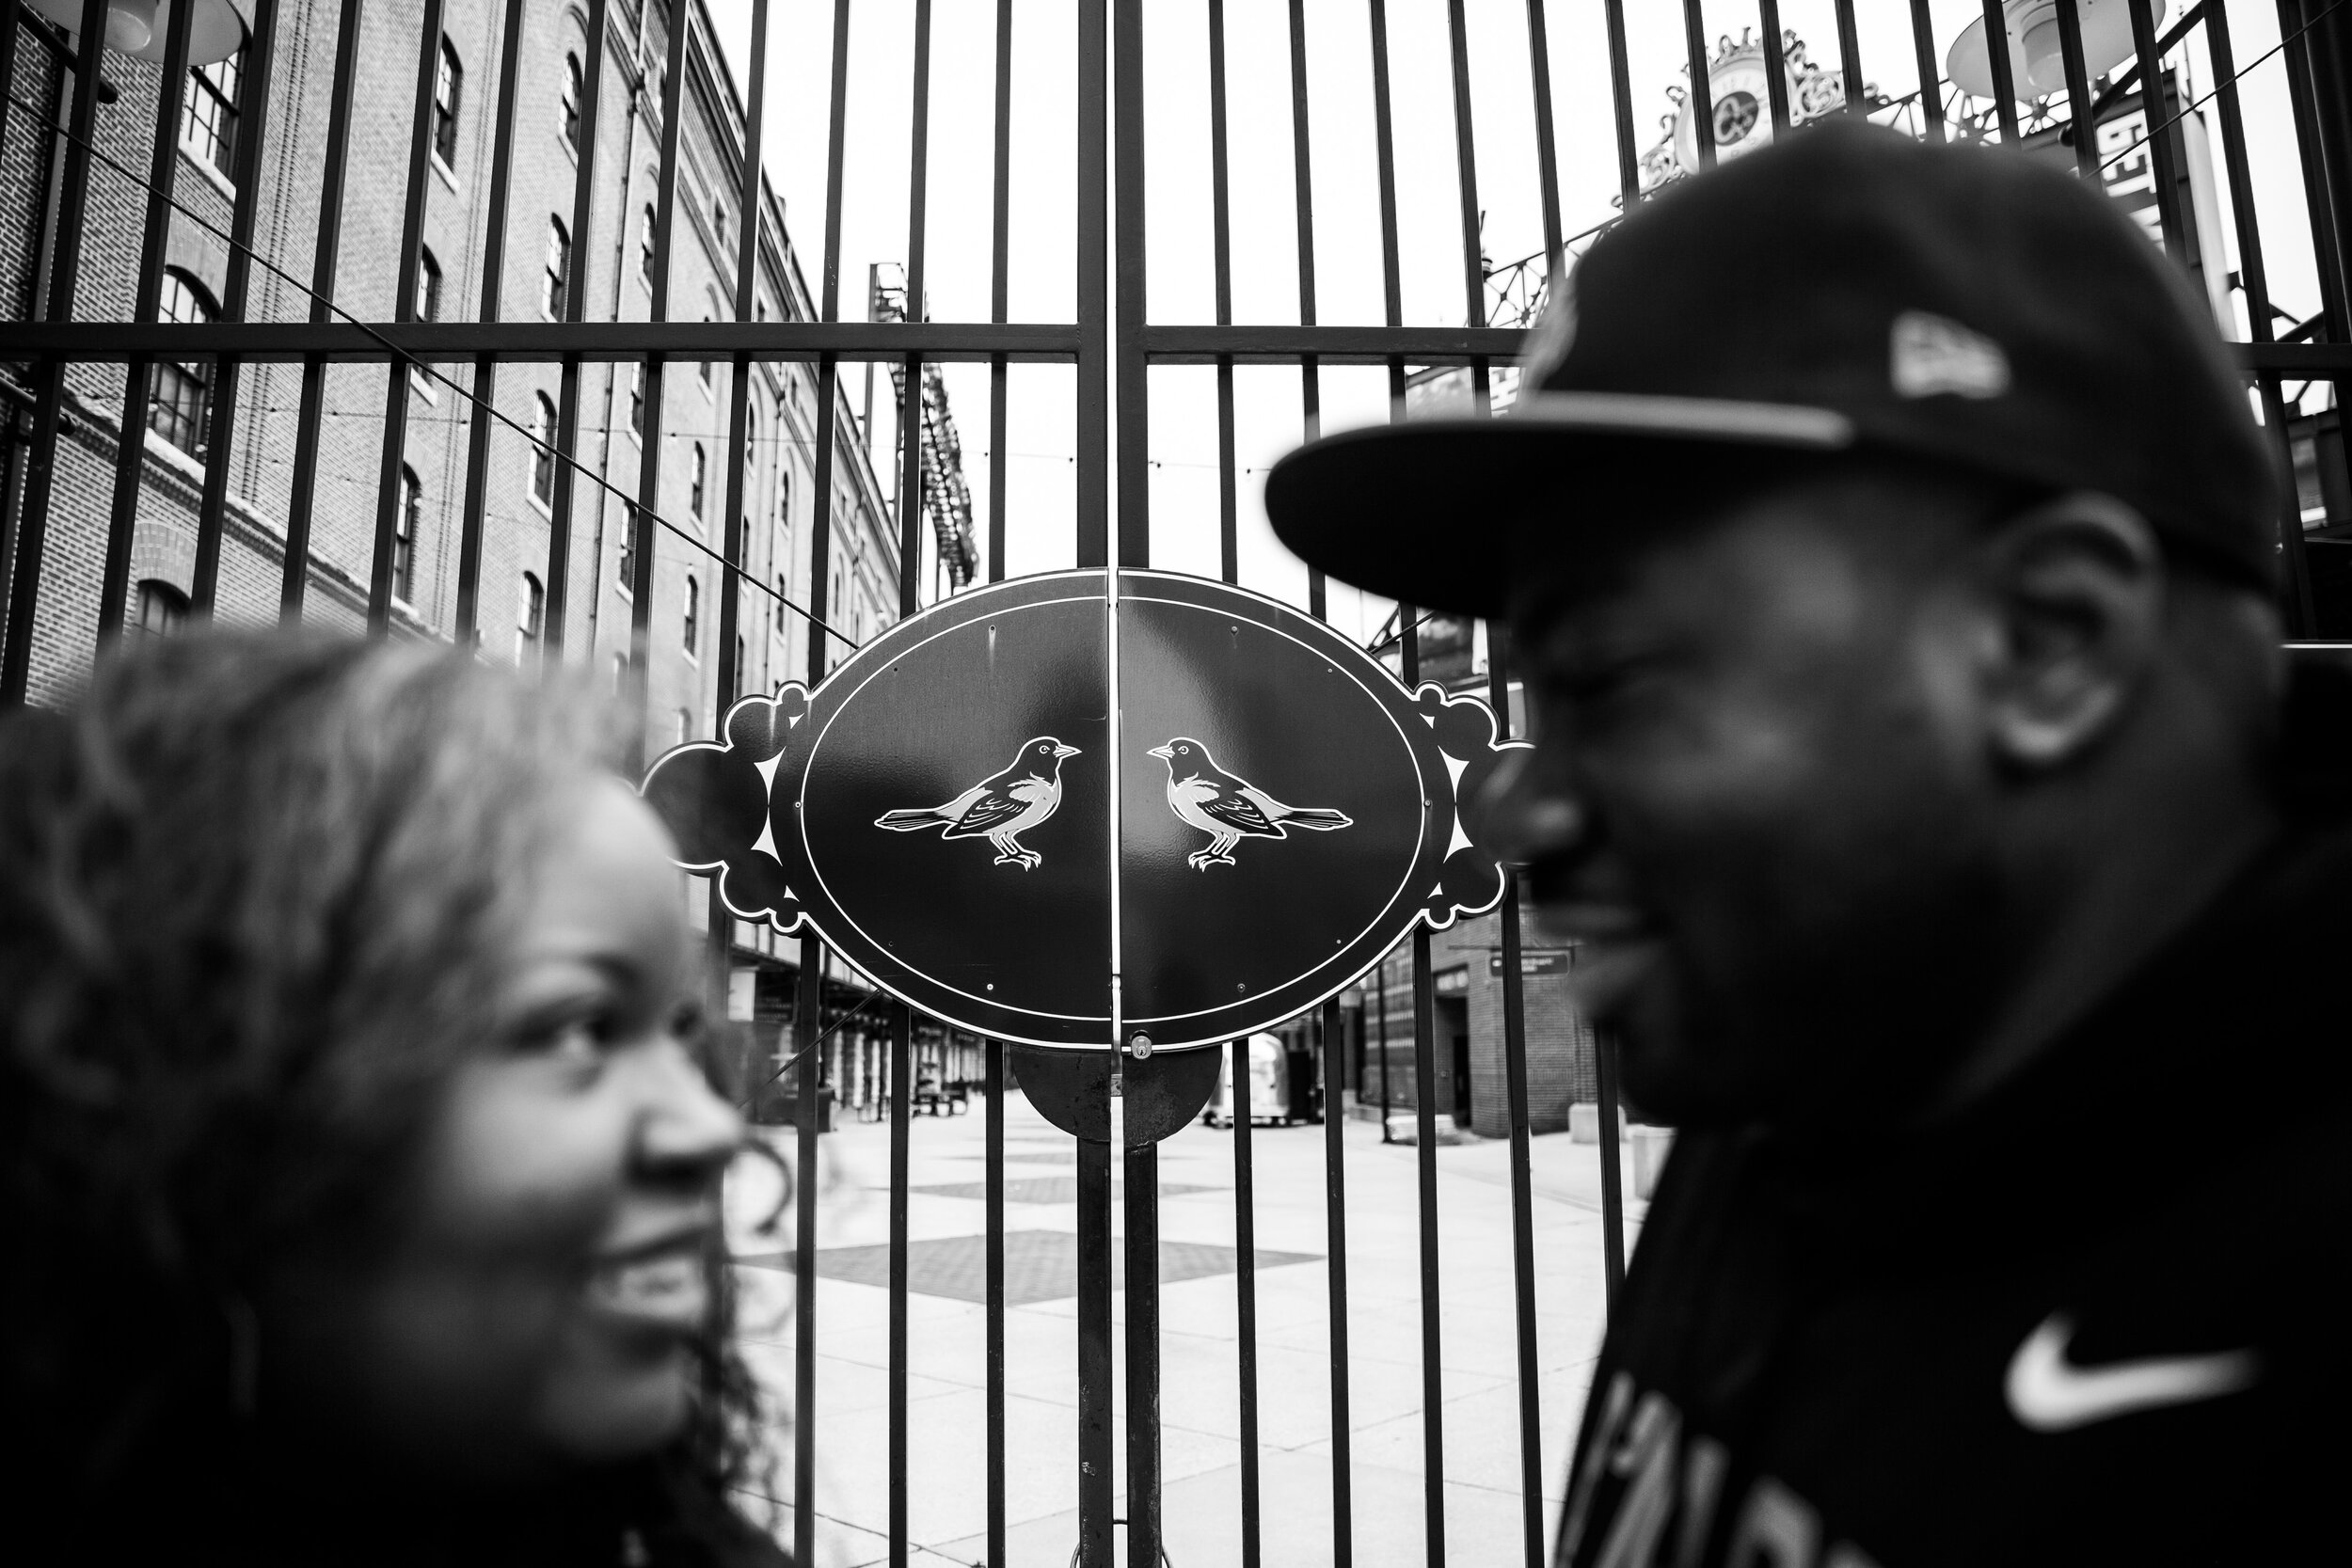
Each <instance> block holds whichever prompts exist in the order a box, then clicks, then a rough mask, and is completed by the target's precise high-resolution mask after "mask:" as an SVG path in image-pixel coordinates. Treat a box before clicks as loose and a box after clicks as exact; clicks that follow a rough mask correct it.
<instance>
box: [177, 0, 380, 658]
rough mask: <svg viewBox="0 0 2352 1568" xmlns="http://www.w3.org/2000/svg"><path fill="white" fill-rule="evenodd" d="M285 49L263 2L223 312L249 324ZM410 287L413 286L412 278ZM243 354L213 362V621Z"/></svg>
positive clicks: (209, 556)
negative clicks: (265, 159) (275, 81)
mask: <svg viewBox="0 0 2352 1568" xmlns="http://www.w3.org/2000/svg"><path fill="white" fill-rule="evenodd" d="M277 47H278V0H258V3H257V4H256V5H255V6H254V8H253V36H252V37H251V38H250V39H249V40H246V64H245V71H244V72H243V74H242V76H241V77H240V79H239V82H238V87H237V97H238V98H239V99H240V100H242V101H243V102H242V103H240V104H239V107H238V112H237V198H236V200H235V202H234V203H232V204H231V205H230V215H229V261H228V265H227V267H226V269H225V271H224V275H223V277H222V288H221V301H220V305H221V317H222V319H223V320H225V321H232V322H242V321H244V320H245V319H246V304H247V301H248V299H249V298H250V296H251V293H252V288H253V220H254V216H255V214H257V213H258V212H259V211H260V209H261V204H262V189H261V187H262V142H263V140H264V139H266V138H267V136H268V135H269V97H270V86H271V82H270V78H271V75H272V73H273V71H274V69H275V66H276V56H277ZM410 287H411V288H413V287H414V284H413V283H412V284H411V285H410ZM244 368H245V361H244V358H243V356H239V355H234V354H224V355H222V356H220V357H219V358H218V359H217V360H215V362H214V365H213V417H212V420H210V429H209V430H207V432H206V433H205V436H204V489H203V493H202V497H201V499H199V502H198V506H197V515H196V564H195V566H194V568H193V569H192V570H191V571H190V572H189V574H188V576H189V581H188V613H189V616H190V618H191V619H193V620H197V621H207V620H210V619H211V618H212V615H213V608H214V601H215V598H216V597H217V595H218V592H219V586H220V541H221V533H222V531H223V530H224V529H225V528H226V527H227V526H228V521H229V469H230V455H231V452H230V449H231V448H233V447H234V446H235V444H236V439H237V392H238V383H239V382H240V381H241V380H242V379H243V374H242V372H243V371H244Z"/></svg>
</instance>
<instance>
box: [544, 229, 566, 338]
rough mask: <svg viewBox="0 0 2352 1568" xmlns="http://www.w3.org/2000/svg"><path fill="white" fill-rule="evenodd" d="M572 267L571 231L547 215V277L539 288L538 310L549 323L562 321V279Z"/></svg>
mask: <svg viewBox="0 0 2352 1568" xmlns="http://www.w3.org/2000/svg"><path fill="white" fill-rule="evenodd" d="M571 265H572V231H571V230H568V229H566V228H564V220H563V219H562V218H560V217H557V216H556V215H555V214H553V213H549V214H548V257H547V277H545V278H544V279H542V280H541V282H540V286H539V309H541V310H542V311H543V312H545V314H546V316H547V318H548V320H549V321H562V320H563V319H564V275H565V274H566V273H568V272H569V271H570V270H571Z"/></svg>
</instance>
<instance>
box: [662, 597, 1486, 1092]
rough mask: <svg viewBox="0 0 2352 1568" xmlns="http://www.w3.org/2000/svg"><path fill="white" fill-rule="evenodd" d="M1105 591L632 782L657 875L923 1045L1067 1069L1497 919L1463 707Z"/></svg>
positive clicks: (1004, 625)
mask: <svg viewBox="0 0 2352 1568" xmlns="http://www.w3.org/2000/svg"><path fill="white" fill-rule="evenodd" d="M1113 586H1114V585H1113V584H1112V583H1111V582H1110V581H1108V580H1106V578H1105V575H1104V573H1102V572H1100V571H1083V572H1058V573H1052V574H1047V575H1043V576H1039V577H1032V578H1017V579H1015V580H1014V581H1011V582H1007V583H1001V584H998V585H996V586H994V587H992V588H986V589H976V590H972V591H969V592H966V593H964V594H959V595H958V596H956V597H955V598H952V599H949V600H946V602H944V603H942V604H939V605H936V606H933V607H932V608H931V609H930V610H926V611H925V612H923V613H922V614H920V615H917V616H914V617H913V618H911V619H909V620H906V621H903V622H901V623H899V624H898V626H893V627H891V628H890V629H889V630H888V631H886V632H884V633H882V635H881V636H879V637H877V638H875V639H874V640H873V641H870V642H868V643H866V645H865V646H864V647H862V648H859V649H858V650H857V651H856V652H855V653H854V654H853V655H852V656H851V657H850V658H848V659H847V660H845V661H844V662H843V663H842V664H841V665H840V667H839V668H837V669H835V670H834V672H833V673H831V674H830V675H828V676H827V677H826V678H825V679H824V680H823V681H822V682H821V683H819V684H818V686H817V687H816V688H814V689H806V688H803V687H801V686H799V685H797V684H796V685H788V686H785V687H781V688H779V689H777V690H776V691H775V692H774V693H773V694H771V695H763V696H753V697H746V698H744V699H742V700H741V701H739V702H738V703H737V704H736V705H734V706H733V707H731V708H730V709H728V711H727V714H726V719H725V723H724V726H723V738H722V739H719V740H707V741H695V742H692V743H691V744H688V745H685V746H681V747H678V748H676V749H675V750H674V751H672V752H669V753H668V754H666V755H664V756H662V757H661V758H660V760H658V761H657V762H656V763H655V764H654V765H653V767H652V768H651V769H649V770H648V772H647V774H646V777H645V783H644V794H645V799H646V800H647V801H648V802H649V803H651V804H652V806H653V807H654V809H655V810H656V811H657V812H658V813H659V814H660V816H661V817H662V819H663V820H664V821H665V822H667V823H668V824H669V827H670V831H671V832H672V833H673V834H674V835H675V838H676V840H677V843H678V851H679V863H680V864H681V865H683V866H685V867H686V868H687V869H688V870H690V871H693V872H696V873H699V874H701V875H705V876H709V877H713V878H715V879H718V884H719V893H720V897H721V899H722V901H723V903H724V904H725V906H726V908H727V909H728V910H729V911H732V912H733V913H734V914H735V915H736V916H737V918H739V919H742V920H756V921H764V922H767V923H769V924H770V925H771V926H772V927H774V928H775V929H776V930H778V931H780V932H793V931H798V930H801V929H803V928H814V929H815V930H816V931H817V932H818V934H820V935H821V936H822V937H823V939H824V940H825V942H827V943H829V944H830V945H831V946H832V947H833V948H834V950H835V951H836V952H838V953H839V954H840V956H841V957H842V958H845V959H846V960H847V961H848V962H850V964H852V965H854V966H855V967H856V968H857V970H858V971H860V972H861V973H862V974H865V975H866V976H867V977H869V978H870V979H872V980H873V981H874V982H875V983H876V984H877V985H879V986H881V987H882V989H883V990H888V991H889V992H891V993H892V994H893V995H896V996H898V997H899V998H900V999H902V1000H904V1001H905V1002H907V1003H909V1004H910V1005H912V1006H915V1007H917V1008H919V1009H921V1010H922V1011H924V1012H927V1013H930V1015H932V1016H933V1017H935V1018H939V1019H942V1020H944V1021H946V1022H949V1023H952V1024H954V1025H956V1026H957V1027H959V1028H963V1029H969V1030H972V1031H974V1032H975V1033H977V1034H984V1035H993V1036H995V1037H998V1038H1000V1039H1006V1040H1013V1041H1019V1042H1022V1043H1025V1044H1029V1045H1041V1046H1058V1047H1063V1048H1067V1049H1074V1050H1095V1051H1104V1050H1111V1049H1115V1042H1117V1041H1120V1040H1122V1039H1124V1038H1126V1037H1129V1036H1130V1035H1132V1034H1135V1033H1145V1034H1148V1035H1149V1036H1150V1037H1151V1038H1152V1044H1153V1046H1154V1047H1155V1048H1157V1049H1168V1050H1174V1049H1181V1048H1184V1047H1186V1046H1201V1045H1214V1044H1218V1043H1221V1042H1223V1041H1226V1040H1231V1039H1236V1038H1240V1037H1244V1036H1247V1035H1250V1034H1253V1033H1255V1032H1256V1031H1258V1030H1260V1029H1263V1028H1265V1027H1267V1026H1268V1025H1270V1024H1273V1023H1277V1022H1280V1021H1282V1020H1283V1019H1286V1018H1290V1017H1292V1016H1293V1015H1295V1014H1297V1013H1300V1012H1303V1011H1305V1010H1306V1009H1307V1008H1309V1007H1311V1006H1314V1005H1315V1004H1316V1003H1318V1002H1321V1001H1322V1000H1323V999H1324V998H1326V997H1327V996H1330V995H1332V994H1334V993H1336V992H1338V991H1339V990H1343V989H1344V988H1345V987H1346V986H1348V985H1349V984H1350V983H1352V982H1353V981H1354V980H1355V979H1356V978H1357V977H1358V976H1359V975H1360V974H1363V973H1364V972H1365V971H1366V970H1367V969H1369V968H1371V967H1372V965H1373V964H1374V963H1375V962H1377V961H1378V959H1379V958H1380V956H1381V955H1382V954H1384V953H1386V952H1387V951H1388V950H1389V949H1390V948H1391V946H1393V945H1394V944H1395V942H1397V940H1398V939H1399V938H1401V937H1402V936H1404V935H1405V933H1406V931H1408V930H1410V929H1411V928H1412V927H1413V926H1414V925H1415V924H1416V923H1417V922H1425V923H1427V924H1428V925H1430V926H1432V927H1446V926H1450V925H1452V924H1453V923H1454V920H1455V918H1456V917H1458V916H1460V915H1462V914H1475V913H1481V912H1484V911H1486V910H1489V909H1492V908H1493V907H1494V905H1495V903H1496V901H1497V900H1498V899H1500V898H1501V896H1502V872H1501V868H1500V867H1499V865H1498V864H1497V863H1496V860H1495V856H1494V853H1493V851H1492V850H1491V849H1489V848H1488V847H1486V838H1485V835H1484V832H1483V831H1482V824H1481V822H1480V821H1479V819H1478V813H1477V811H1476V810H1475V807H1474V802H1475V801H1476V800H1478V796H1479V790H1480V787H1481V785H1482V784H1484V783H1485V781H1486V778H1487V776H1488V775H1489V774H1490V773H1491V772H1492V770H1493V768H1494V767H1495V765H1496V764H1497V763H1498V762H1500V761H1501V760H1502V753H1503V752H1504V751H1505V750H1506V749H1507V744H1498V742H1497V741H1496V738H1495V721H1494V715H1493V713H1492V712H1491V711H1490V710H1489V709H1488V708H1487V707H1486V705H1485V704H1484V703H1482V702H1479V701H1477V700H1476V699H1475V698H1471V697H1467V696H1462V695H1458V694H1455V693H1453V692H1449V691H1447V690H1445V689H1443V688H1441V687H1438V686H1434V685H1424V686H1422V687H1421V688H1420V689H1417V690H1408V689H1406V687H1405V686H1404V685H1402V684H1401V683H1400V682H1399V681H1398V680H1397V678H1396V677H1395V676H1394V675H1393V674H1391V673H1390V672H1389V671H1388V669H1387V668H1386V667H1384V666H1383V665H1381V664H1380V663H1379V662H1378V661H1377V660H1375V659H1374V658H1372V657H1369V656H1368V655H1366V654H1365V653H1364V652H1363V651H1362V650H1361V649H1359V648H1358V647H1357V646H1356V645H1355V644H1354V643H1353V642H1351V641H1348V640H1347V639H1346V638H1344V637H1343V636H1341V635H1340V634H1339V633H1337V632H1335V631H1333V630H1332V629H1331V628H1330V627H1329V626H1325V625H1324V624H1323V623H1322V622H1320V621H1317V620H1314V619H1313V618H1312V617H1311V616H1307V615H1304V614H1301V613H1300V612H1299V611H1297V610H1293V609H1292V608H1290V607H1289V606H1287V605H1284V604H1280V603H1278V602H1276V601H1275V600H1272V599H1266V598H1262V597H1260V596H1259V595H1257V594H1248V593H1245V592H1243V591H1241V590H1239V589H1236V588H1230V587H1227V586H1225V585H1223V584H1221V583H1216V582H1209V581H1205V580H1203V579H1201V578H1187V577H1179V576H1176V575H1174V574H1171V573H1165V572H1147V571H1122V572H1120V574H1119V575H1118V578H1117V582H1116V594H1115V596H1114V595H1113V593H1112V590H1113ZM1020 736H1028V737H1029V738H1027V739H1025V740H1021V741H1020V743H1019V747H1018V749H1017V751H1016V750H1013V749H1012V743H1013V742H1014V741H1015V740H1016V739H1018V737H1020ZM1008 757H1009V758H1010V761H1009V763H1008ZM1293 801H1298V802H1305V803H1303V804H1292V803H1291V802H1293ZM1203 835H1205V842H1204V837H1203ZM956 839H981V840H985V841H986V844H987V846H988V850H990V851H993V853H990V852H986V851H983V850H982V849H981V847H980V846H978V845H972V846H969V847H966V846H963V845H958V844H951V843H949V842H947V841H949V840H956ZM1248 840H1261V841H1266V842H1263V843H1262V844H1260V845H1259V846H1258V847H1243V846H1244V844H1245V841H1248ZM1278 843H1279V846H1280V847H1279V849H1278V848H1276V847H1275V846H1276V845H1277V844H1278ZM1014 866H1017V867H1019V868H1020V870H1021V872H1022V875H1020V876H1017V877H1015V876H1009V875H1007V874H1006V872H1005V870H1004V869H1003V868H1005V867H1014ZM1213 870H1214V874H1210V873H1212V871H1213Z"/></svg>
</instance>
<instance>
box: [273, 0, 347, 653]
mask: <svg viewBox="0 0 2352 1568" xmlns="http://www.w3.org/2000/svg"><path fill="white" fill-rule="evenodd" d="M361 13H362V4H361V0H342V20H341V22H340V23H339V24H337V28H336V33H335V86H334V88H333V90H332V91H331V92H330V93H329V95H328V99H327V110H326V164H325V166H324V167H323V168H322V169H321V170H320V177H319V178H320V184H319V227H318V237H317V240H316V242H315V243H314V245H313V246H312V249H311V255H310V325H313V326H323V325H326V322H327V321H328V320H329V319H330V318H331V316H332V314H333V311H332V309H331V306H332V303H333V300H334V298H335V278H336V273H337V272H338V270H339V268H340V265H341V261H342V237H343V236H342V229H343V178H344V176H345V175H346V174H347V173H348V172H349V167H350V162H351V112H352V107H353V105H354V103H356V102H357V101H358V79H359V22H360V17H361ZM325 419H326V356H324V355H318V354H313V355H310V356H306V357H305V358H304V359H303V361H302V404H301V408H300V410H299V411H298V412H297V413H296V414H295V416H294V480H293V485H292V489H291V492H290V493H289V495H288V497H287V500H286V557H285V560H284V561H283V562H281V563H280V570H279V573H278V620H279V621H280V622H281V623H283V624H284V625H287V626H294V625H296V624H298V623H299V622H300V621H301V619H302V600H303V595H304V594H307V593H308V592H309V590H310V521H311V515H312V514H313V513H314V512H315V511H316V510H317V507H318V483H319V432H320V426H321V424H322V422H323V421H324V420H325Z"/></svg>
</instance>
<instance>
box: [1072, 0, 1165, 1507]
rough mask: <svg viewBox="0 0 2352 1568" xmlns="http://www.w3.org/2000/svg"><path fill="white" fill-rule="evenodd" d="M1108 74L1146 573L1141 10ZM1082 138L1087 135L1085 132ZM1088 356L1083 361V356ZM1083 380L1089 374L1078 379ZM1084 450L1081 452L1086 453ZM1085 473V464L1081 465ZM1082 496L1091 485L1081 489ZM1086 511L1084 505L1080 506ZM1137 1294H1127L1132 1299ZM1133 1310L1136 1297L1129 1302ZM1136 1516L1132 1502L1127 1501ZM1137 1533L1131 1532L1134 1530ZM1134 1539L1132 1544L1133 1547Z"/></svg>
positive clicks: (1123, 561)
mask: <svg viewBox="0 0 2352 1568" xmlns="http://www.w3.org/2000/svg"><path fill="white" fill-rule="evenodd" d="M1113 14H1114V22H1113V30H1112V36H1111V69H1112V71H1114V72H1115V74H1116V79H1115V81H1114V82H1113V84H1112V96H1113V98H1114V99H1115V100H1116V103H1115V104H1114V108H1113V113H1114V116H1115V122H1114V123H1115V135H1114V139H1113V143H1112V155H1113V157H1114V158H1115V159H1116V161H1117V167H1116V169H1115V171H1114V174H1113V180H1114V182H1115V183H1116V184H1117V186H1118V189H1119V213H1118V223H1119V244H1118V245H1117V247H1116V248H1115V249H1114V250H1113V251H1112V253H1111V265H1112V270H1113V273H1114V275H1115V277H1116V279H1117V285H1118V321H1117V323H1116V327H1115V330H1116V334H1117V341H1116V344H1115V347H1114V356H1113V367H1114V368H1113V374H1114V376H1115V378H1116V387H1117V393H1118V399H1119V556H1118V563H1119V564H1120V565H1121V566H1141V565H1143V564H1144V563H1145V562H1147V561H1148V560H1149V559H1150V557H1151V553H1152V512H1151V506H1152V483H1151V477H1152V462H1151V458H1152V447H1151V441H1152V427H1151V420H1150V419H1149V417H1148V413H1147V409H1148V406H1149V404H1148V400H1149V398H1150V395H1151V381H1150V376H1151V370H1150V366H1149V364H1148V363H1147V362H1146V360H1145V358H1144V356H1143V318H1144V313H1145V306H1146V299H1145V294H1144V243H1143V232H1144V217H1145V214H1144V207H1143V182H1144V163H1143V4H1142V0H1117V4H1116V5H1115V7H1114V8H1113ZM1081 135H1084V133H1083V132H1082V133H1081ZM1083 352H1084V351H1083V350H1082V351H1081V353H1082V354H1083ZM1080 374H1081V376H1082V377H1083V375H1084V372H1083V371H1082V372H1080ZM1084 450H1085V449H1084V447H1083V445H1082V446H1081V448H1080V451H1082V452H1083V451H1084ZM1079 467H1081V468H1084V467H1085V459H1084V457H1083V456H1082V457H1081V458H1080V459H1079ZM1078 483H1079V486H1080V488H1081V489H1082V490H1083V488H1084V487H1085V484H1086V480H1085V477H1084V475H1083V474H1081V476H1080V478H1079V481H1078ZM1079 504H1080V506H1081V507H1082V508H1083V507H1084V505H1085V501H1084V499H1081V500H1080V503H1079ZM1132 1289H1133V1288H1132V1286H1131V1287H1130V1290H1131V1291H1132ZM1129 1299H1130V1302H1131V1304H1132V1301H1133V1297H1132V1294H1131V1295H1130V1298H1129ZM1128 1511H1129V1513H1134V1512H1135V1499H1134V1498H1133V1497H1129V1499H1128ZM1130 1528H1131V1529H1132V1527H1130ZM1133 1540H1134V1538H1133V1536H1132V1535H1131V1536H1130V1537H1129V1542H1130V1545H1131V1546H1132V1544H1133Z"/></svg>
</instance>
